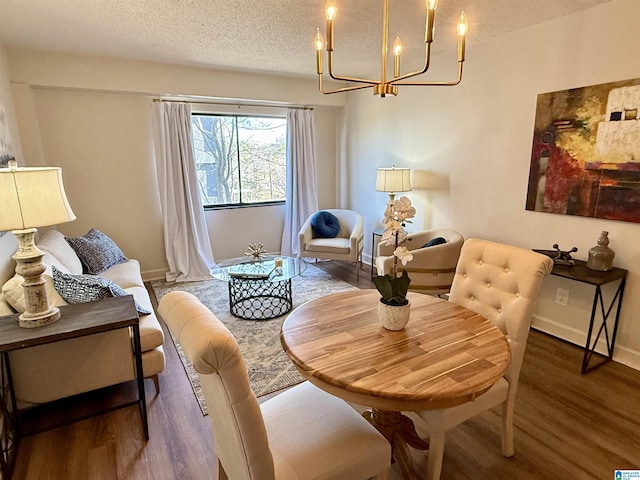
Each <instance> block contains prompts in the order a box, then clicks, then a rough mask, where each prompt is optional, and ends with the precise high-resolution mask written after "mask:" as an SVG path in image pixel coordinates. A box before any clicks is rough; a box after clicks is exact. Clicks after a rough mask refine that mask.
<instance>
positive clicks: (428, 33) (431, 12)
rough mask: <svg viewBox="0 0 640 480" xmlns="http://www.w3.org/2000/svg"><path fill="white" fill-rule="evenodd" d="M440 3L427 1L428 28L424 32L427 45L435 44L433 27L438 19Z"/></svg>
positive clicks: (431, 0)
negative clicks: (437, 7)
mask: <svg viewBox="0 0 640 480" xmlns="http://www.w3.org/2000/svg"><path fill="white" fill-rule="evenodd" d="M437 5H438V2H437V1H435V0H427V26H426V28H425V32H424V41H425V43H431V42H433V27H434V24H435V19H436V6H437Z"/></svg>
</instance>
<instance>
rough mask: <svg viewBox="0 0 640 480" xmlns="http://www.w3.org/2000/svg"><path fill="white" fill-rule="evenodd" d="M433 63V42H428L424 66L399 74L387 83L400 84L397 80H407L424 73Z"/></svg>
mask: <svg viewBox="0 0 640 480" xmlns="http://www.w3.org/2000/svg"><path fill="white" fill-rule="evenodd" d="M430 65H431V42H428V43H427V44H426V46H425V59H424V67H423V69H422V70H416V71H415V72H410V73H405V74H404V75H399V76H397V77H393V78H392V79H390V80H389V81H388V82H387V83H391V84H393V85H400V84H398V83H396V82H398V81H400V80H405V79H407V78H411V77H415V76H416V75H422V74H423V73H425V72H426V71H427V70H429V66H430Z"/></svg>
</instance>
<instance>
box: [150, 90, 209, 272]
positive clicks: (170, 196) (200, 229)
mask: <svg viewBox="0 0 640 480" xmlns="http://www.w3.org/2000/svg"><path fill="white" fill-rule="evenodd" d="M153 129H154V143H155V152H156V169H157V172H158V186H159V189H160V202H161V204H162V223H163V229H164V245H165V251H166V256H167V262H168V263H169V271H168V272H167V281H175V282H190V281H195V280H204V279H207V278H211V268H212V267H213V266H214V265H215V262H214V261H213V254H212V253H211V243H210V241H209V234H208V232H207V224H206V221H205V217H204V210H203V208H202V201H201V199H200V194H199V190H198V179H197V172H196V165H195V159H194V156H193V145H192V139H191V138H192V137H191V105H189V104H188V103H170V102H154V104H153Z"/></svg>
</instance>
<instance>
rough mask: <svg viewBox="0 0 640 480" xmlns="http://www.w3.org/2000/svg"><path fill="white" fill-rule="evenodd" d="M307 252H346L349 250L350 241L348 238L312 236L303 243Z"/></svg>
mask: <svg viewBox="0 0 640 480" xmlns="http://www.w3.org/2000/svg"><path fill="white" fill-rule="evenodd" d="M305 248H306V250H307V251H309V252H323V253H334V254H340V255H342V254H347V253H349V252H350V250H351V242H350V240H349V239H348V238H314V239H313V240H310V241H309V242H307V244H306V245H305Z"/></svg>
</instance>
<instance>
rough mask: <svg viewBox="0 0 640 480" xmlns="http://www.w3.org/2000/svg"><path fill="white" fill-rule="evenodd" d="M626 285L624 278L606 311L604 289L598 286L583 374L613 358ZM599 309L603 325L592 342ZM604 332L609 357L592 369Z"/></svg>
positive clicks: (594, 298) (584, 357)
mask: <svg viewBox="0 0 640 480" xmlns="http://www.w3.org/2000/svg"><path fill="white" fill-rule="evenodd" d="M625 283H626V277H623V278H622V279H621V280H620V284H619V285H618V289H617V290H616V293H615V295H614V296H613V299H612V300H611V303H609V306H608V307H607V308H606V310H605V306H604V298H603V296H602V289H601V288H600V285H596V291H595V294H594V296H593V306H592V308H591V319H590V321H589V331H588V333H587V342H586V344H585V346H584V356H583V357H582V373H587V372H590V371H591V370H594V369H596V368H598V367H599V366H600V365H602V364H603V363H605V362H607V361H609V360H611V359H612V358H613V348H614V346H615V342H616V334H617V332H618V320H619V319H620V308H621V306H622V296H623V295H624V287H625ZM614 306H615V307H616V315H615V320H614V323H613V329H612V331H611V335H609V328H608V326H607V320H608V319H609V316H610V314H611V311H612V310H613V307H614ZM598 307H600V316H601V317H602V323H601V324H600V326H599V327H598V332H597V333H596V335H595V338H594V339H593V342H592V341H591V337H592V336H593V331H594V324H595V319H596V313H597V310H598ZM602 332H604V336H605V340H606V343H607V356H606V358H605V360H604V361H602V362H600V363H598V364H596V365H594V366H591V367H590V366H589V362H590V360H591V357H592V356H593V354H594V353H597V352H596V351H595V349H596V346H597V344H598V340H599V339H600V335H601V334H602Z"/></svg>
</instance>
